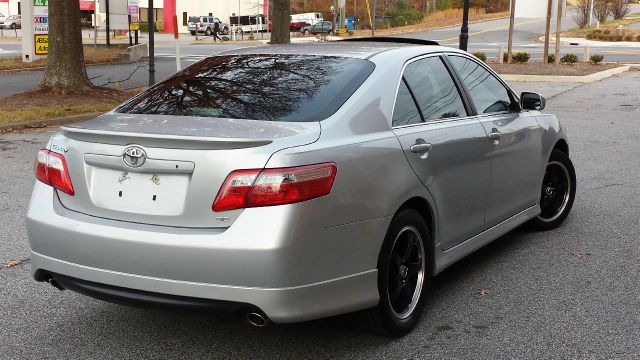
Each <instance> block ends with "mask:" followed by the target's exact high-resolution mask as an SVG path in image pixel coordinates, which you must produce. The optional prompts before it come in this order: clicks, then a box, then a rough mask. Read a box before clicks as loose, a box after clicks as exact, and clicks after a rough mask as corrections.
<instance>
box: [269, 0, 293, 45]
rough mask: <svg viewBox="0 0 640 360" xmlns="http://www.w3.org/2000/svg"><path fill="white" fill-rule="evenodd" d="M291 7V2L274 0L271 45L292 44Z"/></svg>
mask: <svg viewBox="0 0 640 360" xmlns="http://www.w3.org/2000/svg"><path fill="white" fill-rule="evenodd" d="M290 15H291V5H290V2H289V0H273V28H272V30H271V44H288V43H290V42H291V39H290V37H289V36H290V34H289V22H290V20H289V17H290Z"/></svg>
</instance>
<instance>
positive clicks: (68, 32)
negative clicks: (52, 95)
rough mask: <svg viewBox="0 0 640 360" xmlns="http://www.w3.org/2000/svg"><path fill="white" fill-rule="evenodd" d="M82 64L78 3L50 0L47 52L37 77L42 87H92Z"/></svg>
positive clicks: (74, 1) (71, 88)
mask: <svg viewBox="0 0 640 360" xmlns="http://www.w3.org/2000/svg"><path fill="white" fill-rule="evenodd" d="M91 86H92V85H91V82H90V81H89V77H87V70H86V68H85V65H84V53H83V51H82V33H81V31H80V3H79V2H78V1H77V0H58V1H50V2H49V55H48V56H47V63H46V65H45V68H44V75H43V76H42V80H41V81H40V88H42V89H47V90H50V89H61V90H66V91H69V90H83V89H86V88H89V87H91Z"/></svg>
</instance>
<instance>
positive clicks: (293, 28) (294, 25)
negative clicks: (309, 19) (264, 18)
mask: <svg viewBox="0 0 640 360" xmlns="http://www.w3.org/2000/svg"><path fill="white" fill-rule="evenodd" d="M268 26H269V31H270V32H271V31H272V30H273V23H272V22H271V20H269V25H268ZM305 26H309V24H308V23H306V22H298V21H292V22H290V23H289V31H290V32H300V31H301V30H302V28H304V27H305Z"/></svg>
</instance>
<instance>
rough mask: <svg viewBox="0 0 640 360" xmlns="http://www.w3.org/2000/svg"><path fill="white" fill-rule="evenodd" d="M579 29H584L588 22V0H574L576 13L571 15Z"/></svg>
mask: <svg viewBox="0 0 640 360" xmlns="http://www.w3.org/2000/svg"><path fill="white" fill-rule="evenodd" d="M573 20H574V21H575V22H576V24H577V25H578V27H579V28H580V29H584V28H585V27H586V26H587V25H588V24H589V0H578V1H577V2H576V14H575V15H574V16H573Z"/></svg>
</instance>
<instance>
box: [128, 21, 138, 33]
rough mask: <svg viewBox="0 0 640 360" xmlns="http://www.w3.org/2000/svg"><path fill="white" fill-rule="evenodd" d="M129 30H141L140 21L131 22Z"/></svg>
mask: <svg viewBox="0 0 640 360" xmlns="http://www.w3.org/2000/svg"><path fill="white" fill-rule="evenodd" d="M129 30H131V31H136V30H140V23H139V22H135V23H134V22H132V23H131V24H129Z"/></svg>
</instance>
